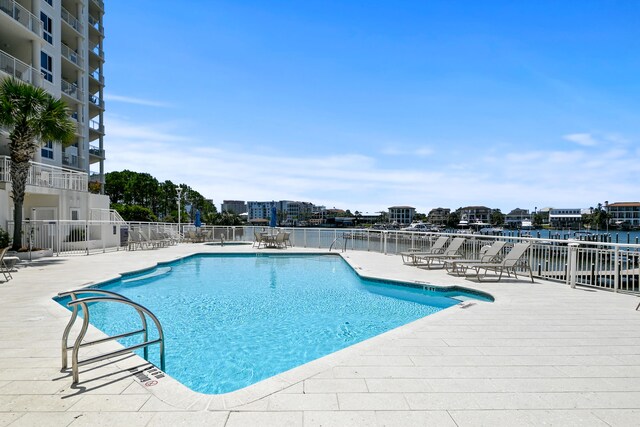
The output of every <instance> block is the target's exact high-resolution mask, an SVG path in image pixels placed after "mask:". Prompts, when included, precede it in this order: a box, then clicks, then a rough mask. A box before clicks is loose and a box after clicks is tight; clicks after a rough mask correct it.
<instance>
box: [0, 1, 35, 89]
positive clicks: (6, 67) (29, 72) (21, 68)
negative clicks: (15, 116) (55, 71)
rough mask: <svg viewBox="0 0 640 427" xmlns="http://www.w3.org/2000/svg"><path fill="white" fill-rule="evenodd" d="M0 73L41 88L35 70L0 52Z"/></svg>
mask: <svg viewBox="0 0 640 427" xmlns="http://www.w3.org/2000/svg"><path fill="white" fill-rule="evenodd" d="M0 1H2V0H0ZM0 72H3V73H6V74H8V75H10V76H13V77H15V78H16V79H18V80H22V81H23V82H25V83H30V84H32V85H34V86H41V82H42V80H43V78H42V74H41V73H40V72H39V71H37V70H36V69H35V68H33V67H31V66H30V65H28V64H25V63H24V62H22V61H20V60H19V59H17V58H14V57H13V56H11V55H9V54H8V53H5V52H3V51H1V50H0Z"/></svg>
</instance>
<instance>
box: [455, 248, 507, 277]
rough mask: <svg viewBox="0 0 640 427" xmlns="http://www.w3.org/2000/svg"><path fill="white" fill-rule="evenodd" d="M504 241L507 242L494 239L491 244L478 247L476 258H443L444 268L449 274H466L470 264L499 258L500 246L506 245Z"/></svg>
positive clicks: (491, 261) (493, 261)
mask: <svg viewBox="0 0 640 427" xmlns="http://www.w3.org/2000/svg"><path fill="white" fill-rule="evenodd" d="M506 243H507V242H505V241H504V240H496V241H495V242H493V244H492V245H491V246H484V247H483V248H482V249H480V258H478V259H459V258H449V259H445V260H444V261H443V262H444V268H445V269H446V270H447V273H449V274H454V275H457V276H461V275H464V274H466V272H467V269H468V268H469V267H470V266H472V265H475V264H482V263H495V262H497V261H498V259H499V258H500V255H501V253H502V248H504V245H506ZM463 266H464V267H463Z"/></svg>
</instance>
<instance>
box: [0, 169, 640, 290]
mask: <svg viewBox="0 0 640 427" xmlns="http://www.w3.org/2000/svg"><path fill="white" fill-rule="evenodd" d="M0 172H1V171H0ZM264 229H265V227H252V226H249V227H244V226H215V227H213V226H203V227H200V228H199V229H197V233H198V236H200V237H201V239H198V241H203V240H204V241H220V239H224V241H246V242H251V241H253V240H254V233H255V232H261V231H264ZM23 230H26V231H25V232H24V233H23V235H24V236H26V237H24V238H23V245H26V244H28V241H27V240H28V238H29V236H31V237H30V238H31V244H32V247H42V248H50V249H53V251H54V252H55V253H57V254H64V253H72V254H73V253H81V254H90V253H95V252H104V251H106V250H120V249H122V248H123V247H124V246H126V245H127V239H128V235H129V233H134V234H136V235H137V233H140V235H142V236H146V238H148V239H152V238H153V236H157V235H164V236H171V238H172V239H180V238H182V237H183V236H184V237H185V238H187V237H188V236H189V235H190V234H193V233H192V232H195V231H196V228H195V227H194V225H193V224H181V227H180V230H179V229H178V225H177V224H175V223H150V222H129V223H126V222H125V221H124V220H123V219H122V218H120V216H119V215H117V213H115V212H114V211H107V210H102V211H96V212H95V213H94V212H93V211H92V214H91V220H89V221H42V222H39V221H32V222H31V223H29V222H28V221H26V222H25V223H24V225H23ZM122 230H126V231H122ZM281 230H283V231H286V232H288V233H290V236H289V240H290V241H291V243H292V244H293V246H294V247H304V248H317V249H325V250H329V248H330V246H331V244H332V243H333V242H334V241H336V239H341V240H342V241H343V245H342V247H343V248H344V249H345V250H347V251H350V250H358V251H369V252H379V253H384V254H400V253H401V252H403V251H408V250H410V249H412V250H427V249H428V248H430V247H431V245H432V244H433V242H434V241H435V240H436V239H437V238H438V237H439V236H442V235H449V236H450V237H465V238H466V240H465V243H464V245H463V248H462V252H463V256H464V258H465V259H466V258H471V259H474V258H479V254H480V250H481V248H482V247H483V246H486V245H490V244H491V243H492V242H494V241H496V240H504V241H506V242H507V243H508V244H514V243H517V242H521V241H526V242H529V243H531V249H530V250H529V253H528V255H527V256H526V259H524V260H522V267H523V269H524V267H525V266H528V267H530V268H531V269H532V271H533V275H534V276H535V277H539V278H542V279H546V280H551V281H557V282H561V283H564V284H567V285H572V286H575V285H584V286H590V287H596V288H601V289H608V290H613V291H616V292H618V291H621V292H633V293H640V245H638V244H633V243H631V244H629V243H628V244H623V243H599V242H578V241H567V240H558V239H537V238H520V237H516V236H482V235H470V234H469V235H464V234H447V233H421V232H405V231H393V230H372V229H327V228H282V229H281ZM12 231H13V225H12V224H11V223H10V224H9V232H10V234H11V233H12ZM79 242H80V243H79ZM508 247H509V245H507V247H505V249H503V254H505V253H506V252H508V250H509V248H508ZM398 268H405V267H404V266H403V265H402V260H401V259H400V257H398ZM406 268H409V267H406Z"/></svg>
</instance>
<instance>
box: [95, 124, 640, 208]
mask: <svg viewBox="0 0 640 427" xmlns="http://www.w3.org/2000/svg"><path fill="white" fill-rule="evenodd" d="M108 125H109V127H108V129H109V132H108V134H107V141H106V143H105V147H106V149H107V162H106V167H107V170H108V171H112V170H122V169H130V170H135V171H139V172H148V173H150V174H151V175H153V176H155V177H156V178H157V179H158V180H160V181H164V180H171V181H173V182H175V183H186V184H188V185H190V186H192V187H193V188H194V189H196V190H197V191H199V192H200V193H202V194H203V195H204V196H206V197H208V198H213V199H214V201H215V202H216V203H217V204H219V203H221V202H222V200H223V199H240V200H304V201H310V202H312V203H315V204H319V205H326V206H331V207H333V206H336V207H339V208H344V209H347V208H348V209H351V210H352V211H354V210H360V211H363V212H376V211H380V210H383V209H386V208H388V207H389V206H392V205H396V204H403V205H404V204H408V205H412V206H415V207H416V208H417V209H418V211H419V212H425V211H427V210H428V209H430V208H432V207H437V206H442V207H450V208H453V209H456V208H458V207H460V206H463V205H472V204H483V205H487V206H490V207H498V208H501V209H502V210H503V211H509V210H511V209H513V208H515V207H516V206H517V207H521V208H528V209H533V207H534V206H538V207H540V206H556V207H580V208H582V207H588V206H591V205H594V204H595V203H597V202H598V201H604V200H609V201H616V200H637V199H638V192H637V184H636V178H635V177H637V176H638V175H639V174H640V153H639V152H637V151H627V150H624V149H621V148H619V147H617V148H615V147H614V148H608V149H599V148H597V147H596V148H593V149H590V150H589V151H588V152H587V151H585V150H583V149H574V150H569V151H562V150H560V149H557V150H553V151H544V150H531V151H526V150H522V151H517V152H516V151H508V152H496V153H492V155H491V162H487V161H484V160H482V159H481V157H479V156H478V155H477V154H475V153H469V154H468V155H467V156H466V157H463V156H455V157H454V158H451V159H447V158H444V157H443V158H438V159H436V160H434V161H433V162H431V161H430V162H429V165H428V167H425V166H424V165H423V164H421V162H416V163H410V164H409V163H408V162H402V163H397V166H392V163H390V162H389V161H387V159H385V158H384V157H380V158H376V157H375V156H374V155H373V154H370V155H363V154H357V153H355V154H354V153H337V154H328V155H324V156H316V157H310V156H303V155H296V156H291V155H287V154H286V153H284V152H275V151H273V150H275V149H274V148H272V151H270V152H264V151H256V150H254V149H253V148H252V147H246V146H245V147H243V148H239V147H238V145H236V144H233V145H231V144H228V143H219V142H215V138H213V137H212V138H211V139H210V140H208V141H207V144H208V145H206V146H204V145H202V144H199V143H198V142H197V141H193V140H191V138H190V137H189V136H187V135H184V134H182V133H181V132H183V129H185V128H186V127H185V126H181V125H180V124H170V123H148V124H136V125H133V124H131V123H129V122H125V121H123V120H121V119H118V120H116V119H110V121H109V122H108ZM593 150H598V153H593ZM422 163H423V162H422ZM612 183H615V185H612Z"/></svg>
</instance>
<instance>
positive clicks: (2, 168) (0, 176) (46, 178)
mask: <svg viewBox="0 0 640 427" xmlns="http://www.w3.org/2000/svg"><path fill="white" fill-rule="evenodd" d="M10 171H11V159H10V158H9V157H8V156H0V182H11V174H10ZM87 182H88V175H87V173H86V172H79V171H73V170H70V169H65V168H61V167H58V166H52V165H46V164H44V163H37V162H31V167H30V168H29V175H28V176H27V185H34V186H36V187H49V188H58V189H62V190H76V191H87V188H88V187H87Z"/></svg>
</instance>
